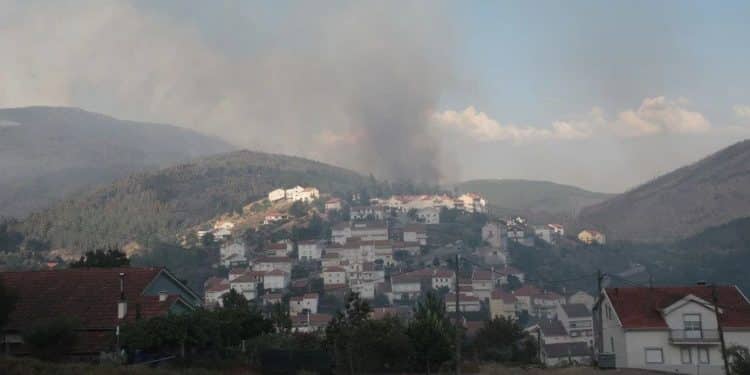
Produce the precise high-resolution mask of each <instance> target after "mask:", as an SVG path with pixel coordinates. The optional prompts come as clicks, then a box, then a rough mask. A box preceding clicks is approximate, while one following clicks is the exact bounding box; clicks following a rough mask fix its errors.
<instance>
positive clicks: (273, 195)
mask: <svg viewBox="0 0 750 375" xmlns="http://www.w3.org/2000/svg"><path fill="white" fill-rule="evenodd" d="M284 198H286V191H284V189H276V190H273V191H271V192H270V193H268V200H269V201H271V202H276V201H280V200H282V199H284Z"/></svg>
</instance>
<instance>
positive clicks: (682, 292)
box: [594, 285, 750, 375]
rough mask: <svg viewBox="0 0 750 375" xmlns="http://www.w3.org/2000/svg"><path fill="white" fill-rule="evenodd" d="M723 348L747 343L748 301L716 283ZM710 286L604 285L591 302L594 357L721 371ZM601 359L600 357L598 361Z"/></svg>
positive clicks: (629, 364) (626, 364)
mask: <svg viewBox="0 0 750 375" xmlns="http://www.w3.org/2000/svg"><path fill="white" fill-rule="evenodd" d="M715 291H716V294H715V295H716V297H717V300H718V301H719V303H718V304H717V305H718V306H719V308H718V316H719V317H720V319H721V322H722V326H723V327H724V337H725V341H726V345H727V347H729V346H731V345H741V346H745V347H750V303H748V300H747V298H746V297H745V295H744V294H743V293H742V292H741V291H740V290H739V289H738V288H737V287H736V286H717V287H716V288H715ZM712 294H713V293H712V287H710V286H706V285H695V286H684V287H654V288H648V287H627V288H607V289H605V290H604V291H602V294H601V298H600V300H599V301H598V302H597V304H596V305H595V312H594V326H595V332H594V337H595V342H596V345H595V349H596V353H597V355H598V356H599V362H600V364H601V363H608V364H610V365H614V366H615V367H617V368H638V369H650V370H658V371H664V372H669V373H680V374H702V375H712V374H716V375H718V374H724V362H723V360H722V355H721V345H720V340H719V332H718V325H717V318H716V313H715V306H714V304H713V302H712ZM603 361H604V362H603Z"/></svg>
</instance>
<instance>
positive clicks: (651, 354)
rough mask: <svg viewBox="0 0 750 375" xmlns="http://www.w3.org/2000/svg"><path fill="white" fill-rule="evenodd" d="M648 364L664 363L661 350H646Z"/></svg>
mask: <svg viewBox="0 0 750 375" xmlns="http://www.w3.org/2000/svg"><path fill="white" fill-rule="evenodd" d="M645 352H646V363H651V364H657V363H664V353H663V352H662V350H661V348H646V349H645Z"/></svg>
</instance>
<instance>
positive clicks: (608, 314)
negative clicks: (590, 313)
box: [605, 305, 612, 320]
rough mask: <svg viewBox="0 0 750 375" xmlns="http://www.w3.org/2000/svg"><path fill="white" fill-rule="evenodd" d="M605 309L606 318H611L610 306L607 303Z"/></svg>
mask: <svg viewBox="0 0 750 375" xmlns="http://www.w3.org/2000/svg"><path fill="white" fill-rule="evenodd" d="M605 310H607V320H612V308H611V307H609V305H607V308H606V309H605Z"/></svg>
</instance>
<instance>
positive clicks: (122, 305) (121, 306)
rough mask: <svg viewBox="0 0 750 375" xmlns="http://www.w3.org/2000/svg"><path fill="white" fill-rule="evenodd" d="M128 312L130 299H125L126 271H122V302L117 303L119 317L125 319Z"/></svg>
mask: <svg viewBox="0 0 750 375" xmlns="http://www.w3.org/2000/svg"><path fill="white" fill-rule="evenodd" d="M127 313H128V301H127V300H126V299H125V273H124V272H120V302H118V303H117V319H120V320H122V319H124V318H125V315H126V314H127Z"/></svg>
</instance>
